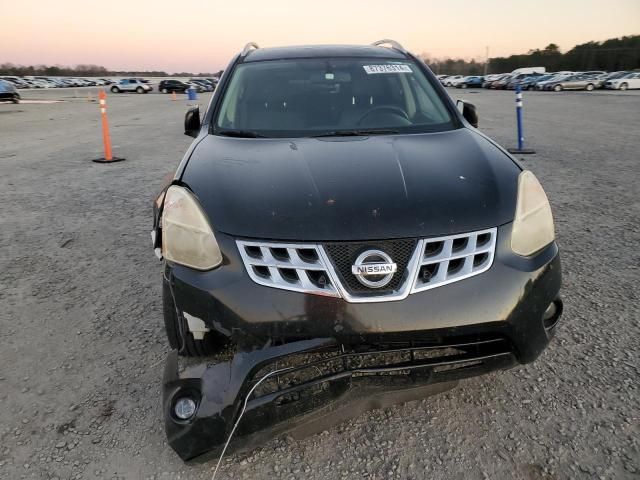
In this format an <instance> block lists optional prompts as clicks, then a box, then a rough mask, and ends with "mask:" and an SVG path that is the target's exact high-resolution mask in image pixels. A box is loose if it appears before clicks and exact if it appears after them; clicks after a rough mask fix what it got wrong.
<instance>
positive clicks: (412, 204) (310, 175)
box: [181, 128, 520, 241]
mask: <svg viewBox="0 0 640 480" xmlns="http://www.w3.org/2000/svg"><path fill="white" fill-rule="evenodd" d="M519 173H520V168H519V167H518V166H517V165H516V164H515V163H514V162H513V161H512V160H511V159H510V158H509V157H508V156H507V155H506V154H505V153H504V152H503V151H502V150H500V149H499V148H498V147H496V146H495V145H494V144H493V143H491V142H490V141H489V140H487V139H486V138H485V137H484V136H482V135H480V134H479V133H477V132H474V131H472V130H471V129H468V128H461V129H457V130H453V131H449V132H441V133H430V134H414V135H385V136H371V137H330V138H321V139H318V138H296V139H244V138H227V137H220V136H214V135H207V136H206V137H204V138H202V139H201V140H200V142H199V144H198V145H197V146H196V147H195V148H194V151H193V153H192V155H191V158H190V159H189V161H188V164H187V166H186V167H185V169H184V172H183V175H182V179H181V180H182V181H183V182H184V183H185V184H187V185H188V186H189V187H190V188H191V189H192V191H193V192H194V193H195V195H196V196H197V197H198V199H199V201H200V203H201V205H202V207H203V208H204V210H205V212H206V213H207V215H208V216H209V219H210V221H211V223H212V225H213V227H214V229H215V230H217V231H221V232H224V233H228V234H231V235H235V236H241V237H254V238H262V239H279V240H312V241H316V240H317V241H321V240H380V239H388V238H406V237H422V236H432V235H441V234H451V233H458V232H467V231H473V230H480V229H483V228H488V227H494V226H497V225H501V224H504V223H507V222H509V221H511V220H512V219H513V215H514V211H515V203H516V191H517V179H518V175H519Z"/></svg>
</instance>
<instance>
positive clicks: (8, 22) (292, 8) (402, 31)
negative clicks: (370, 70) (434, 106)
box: [0, 0, 640, 72]
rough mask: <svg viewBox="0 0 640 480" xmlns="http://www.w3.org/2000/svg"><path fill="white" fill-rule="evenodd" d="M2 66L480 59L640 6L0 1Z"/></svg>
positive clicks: (637, 23)
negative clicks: (292, 55) (393, 43)
mask: <svg viewBox="0 0 640 480" xmlns="http://www.w3.org/2000/svg"><path fill="white" fill-rule="evenodd" d="M0 11H3V12H9V11H10V12H11V15H10V16H6V17H5V18H4V20H3V21H2V27H0V63H5V62H11V63H16V64H22V65H32V64H46V65H52V64H60V65H77V64H96V65H103V66H105V67H107V68H108V69H114V70H164V71H167V72H180V71H191V72H213V71H217V70H220V69H223V68H225V67H226V65H227V63H228V62H229V60H230V59H231V57H232V56H233V55H234V54H235V53H236V52H238V51H240V50H241V49H242V47H243V45H244V44H245V43H247V42H249V41H254V42H257V43H258V44H259V45H260V46H262V47H269V46H281V45H303V44H317V43H325V44H326V43H355V44H367V43H371V42H373V41H375V40H379V39H382V38H392V39H394V40H397V41H399V42H400V43H402V44H403V46H404V47H405V48H407V49H408V50H410V51H412V52H414V53H416V54H423V53H424V54H428V55H430V56H431V57H436V58H443V57H453V58H458V57H460V58H466V59H470V58H477V59H483V58H484V57H485V55H486V48H487V47H489V55H490V56H491V57H496V56H505V55H510V54H514V53H525V52H526V51H528V50H529V49H532V48H540V49H542V48H544V47H545V46H546V45H548V44H549V43H552V42H553V43H556V44H558V45H559V46H560V48H561V50H562V51H566V50H568V49H570V48H571V47H573V46H574V45H576V44H579V43H584V42H587V41H591V40H598V41H599V40H606V39H608V38H613V37H619V36H623V35H633V34H640V0H606V1H604V0H533V1H528V2H517V1H512V0H508V1H505V0H501V1H499V0H456V1H450V0H396V1H389V0H316V1H308V0H235V1H228V0H225V1H221V0H208V1H203V0H186V1H184V2H176V1H166V0H152V1H147V0H110V1H104V2H91V1H87V0H56V1H53V0H29V1H28V2H16V1H15V0H0Z"/></svg>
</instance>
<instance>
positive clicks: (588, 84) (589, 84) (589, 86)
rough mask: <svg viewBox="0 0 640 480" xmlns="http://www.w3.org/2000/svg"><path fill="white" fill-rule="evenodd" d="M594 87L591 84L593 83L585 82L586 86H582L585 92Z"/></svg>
mask: <svg viewBox="0 0 640 480" xmlns="http://www.w3.org/2000/svg"><path fill="white" fill-rule="evenodd" d="M594 88H596V87H594V86H593V83H587V86H586V87H584V89H585V90H586V91H587V92H590V91H591V90H593V89H594Z"/></svg>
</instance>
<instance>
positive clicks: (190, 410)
mask: <svg viewBox="0 0 640 480" xmlns="http://www.w3.org/2000/svg"><path fill="white" fill-rule="evenodd" d="M173 413H174V415H175V416H176V418H179V419H180V420H189V419H190V418H191V417H193V416H194V415H195V413H196V401H195V400H194V399H193V398H191V397H181V398H179V399H178V400H176V403H175V404H174V406H173Z"/></svg>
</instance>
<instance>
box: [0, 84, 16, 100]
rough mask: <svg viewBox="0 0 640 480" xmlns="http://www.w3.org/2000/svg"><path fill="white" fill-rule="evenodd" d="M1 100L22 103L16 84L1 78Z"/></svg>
mask: <svg viewBox="0 0 640 480" xmlns="http://www.w3.org/2000/svg"><path fill="white" fill-rule="evenodd" d="M0 102H12V103H20V94H19V93H18V91H17V90H16V86H15V85H14V84H13V83H11V82H9V81H7V80H0Z"/></svg>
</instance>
